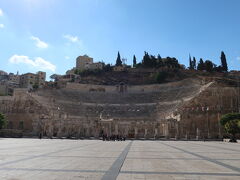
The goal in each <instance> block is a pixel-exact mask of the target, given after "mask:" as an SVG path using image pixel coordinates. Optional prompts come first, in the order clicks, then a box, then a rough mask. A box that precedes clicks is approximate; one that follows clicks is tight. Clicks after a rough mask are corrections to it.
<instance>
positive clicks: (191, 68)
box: [189, 54, 193, 69]
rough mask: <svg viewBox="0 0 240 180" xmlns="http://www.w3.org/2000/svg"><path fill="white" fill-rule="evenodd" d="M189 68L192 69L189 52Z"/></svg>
mask: <svg viewBox="0 0 240 180" xmlns="http://www.w3.org/2000/svg"><path fill="white" fill-rule="evenodd" d="M189 69H193V63H192V57H191V55H190V54H189Z"/></svg>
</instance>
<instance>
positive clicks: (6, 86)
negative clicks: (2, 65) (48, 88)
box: [0, 71, 46, 95]
mask: <svg viewBox="0 0 240 180" xmlns="http://www.w3.org/2000/svg"><path fill="white" fill-rule="evenodd" d="M45 82H46V73H45V72H42V71H39V72H37V73H36V74H34V73H26V74H22V75H19V74H18V73H17V74H14V73H9V74H8V73H6V72H4V71H0V95H12V93H13V91H14V89H15V88H26V89H28V90H32V89H36V88H42V87H43V86H44V85H45Z"/></svg>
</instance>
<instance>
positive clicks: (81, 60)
mask: <svg viewBox="0 0 240 180" xmlns="http://www.w3.org/2000/svg"><path fill="white" fill-rule="evenodd" d="M102 68H103V63H101V62H98V63H94V62H93V58H91V57H89V56H88V55H84V56H78V57H77V59H76V69H78V70H81V71H82V70H94V69H102Z"/></svg>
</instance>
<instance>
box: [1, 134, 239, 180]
mask: <svg viewBox="0 0 240 180" xmlns="http://www.w3.org/2000/svg"><path fill="white" fill-rule="evenodd" d="M0 179H1V180H5V179H7V180H10V179H11V180H25V179H27V180H28V179H29V180H32V179H37V180H38V179H41V180H43V179H48V180H53V179H57V180H59V179H62V180H66V179H106V180H108V179H118V180H123V179H124V180H125V179H126V180H128V179H156V180H158V179H164V180H166V179H240V144H239V143H236V144H233V143H227V142H194V141H118V142H116V141H115V142H109V141H107V142H106V141H104V142H103V141H99V140H60V139H52V140H51V139H42V140H39V139H0Z"/></svg>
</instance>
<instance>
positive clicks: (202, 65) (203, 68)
mask: <svg viewBox="0 0 240 180" xmlns="http://www.w3.org/2000/svg"><path fill="white" fill-rule="evenodd" d="M197 70H199V71H202V70H205V67H204V62H203V59H202V58H200V60H199V63H198V65H197Z"/></svg>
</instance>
